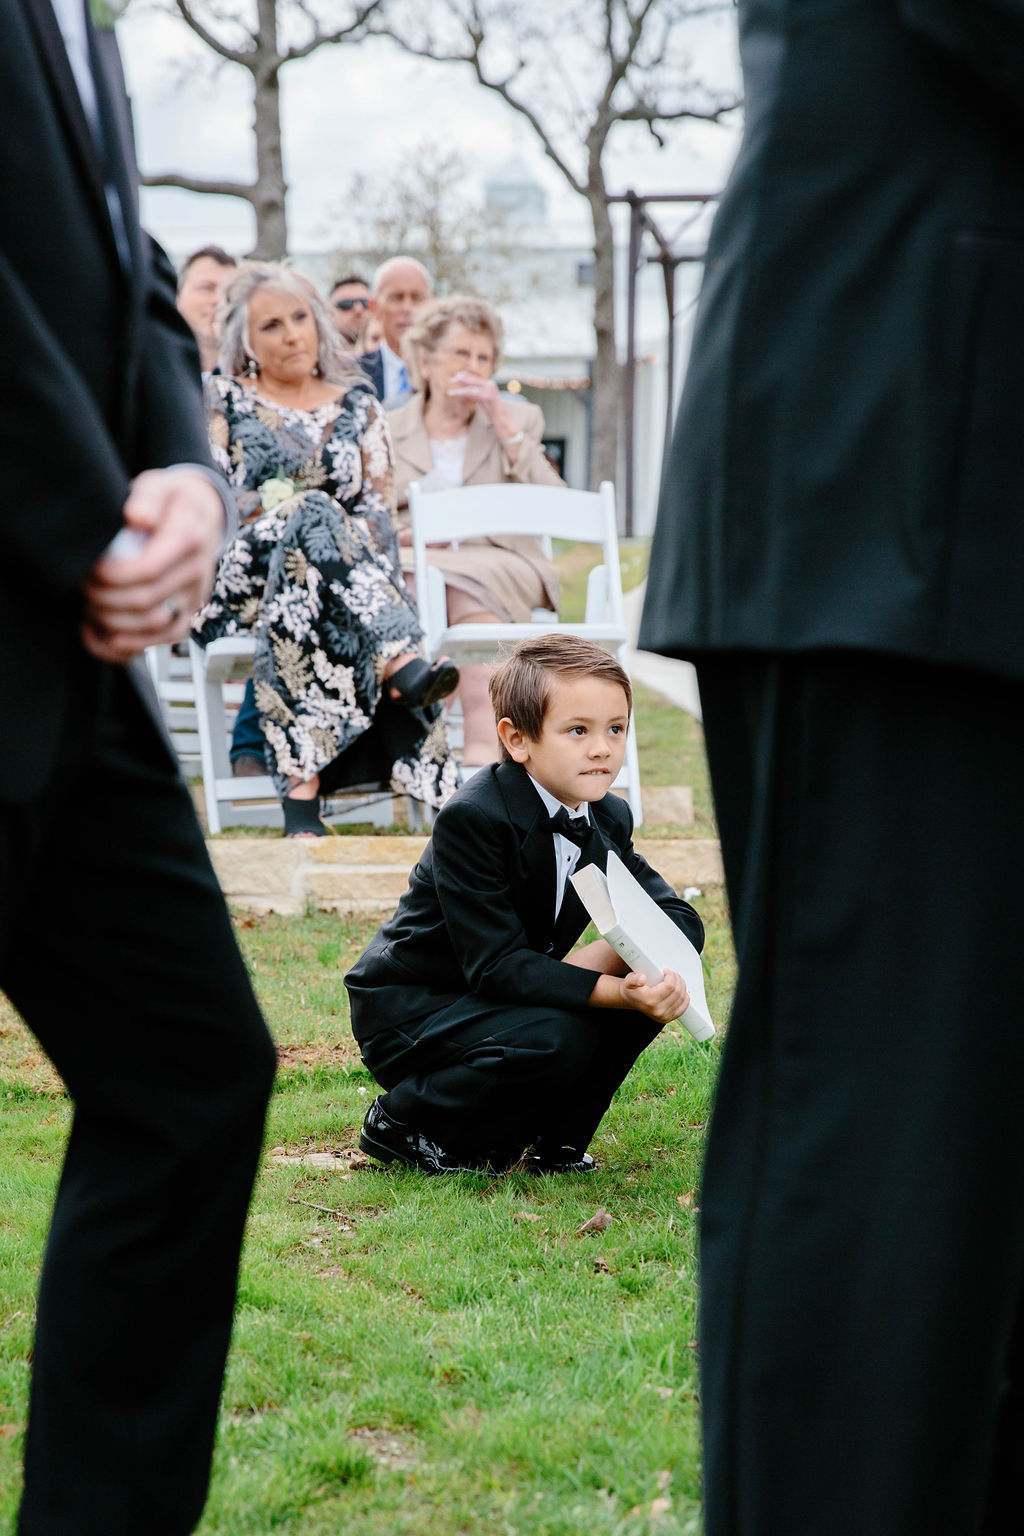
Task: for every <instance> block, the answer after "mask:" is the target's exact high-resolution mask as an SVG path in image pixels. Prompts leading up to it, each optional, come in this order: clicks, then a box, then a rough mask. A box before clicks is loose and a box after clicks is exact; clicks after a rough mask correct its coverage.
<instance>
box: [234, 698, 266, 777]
mask: <svg viewBox="0 0 1024 1536" xmlns="http://www.w3.org/2000/svg"><path fill="white" fill-rule="evenodd" d="M266 746H267V744H266V741H265V740H264V736H263V727H262V726H261V725H260V712H259V710H258V709H257V708H256V692H255V689H254V688H253V686H252V678H251V677H250V679H249V681H248V682H247V683H246V685H245V692H244V693H243V695H242V703H241V707H240V708H239V711H238V714H237V715H236V716H235V728H234V730H233V731H232V732H231V753H230V756H231V761H232V762H233V763H237V761H238V759H239V758H240V757H259V758H262V757H263V756H264V755H265V753H266Z"/></svg>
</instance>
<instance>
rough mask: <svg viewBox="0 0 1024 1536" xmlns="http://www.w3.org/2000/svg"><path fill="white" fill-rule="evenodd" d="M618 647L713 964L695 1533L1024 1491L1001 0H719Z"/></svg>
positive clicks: (991, 1509) (911, 1529) (1020, 82)
mask: <svg viewBox="0 0 1024 1536" xmlns="http://www.w3.org/2000/svg"><path fill="white" fill-rule="evenodd" d="M739 11H740V25H741V39H742V42H741V46H742V55H743V63H744V69H745V74H746V87H747V109H746V110H747V119H746V136H745V139H744V144H743V148H742V150H741V152H740V156H739V159H738V161H737V164H736V168H735V171H734V173H733V176H732V179H731V181H730V184H729V187H728V189H727V191H726V194H725V196H724V198H723V201H722V206H721V209H720V212H719V214H718V219H717V222H716V225H715V229H714V233H713V235H712V239H711V245H710V249H709V251H708V260H707V270H706V278H705V283H704V291H703V297H702V301H701V310H700V318H699V322H698V327H697V333H696V336H695V340H694V348H693V359H692V362H691V365H690V371H689V376H688V379H687V384H686V390H685V396H684V400H683V404H682V408H681V413H680V419H679V424H678V429H677V436H676V441H675V446H674V449H673V453H672V456H671V459H670V461H669V463H668V465H667V470H666V475H665V482H664V491H663V498H662V506H661V510H660V517H659V523H658V530H657V535H656V538H655V542H654V549H653V552H652V557H651V577H650V584H649V589H648V597H647V607H646V612H645V620H644V624H643V628H642V631H641V635H640V644H641V645H642V646H644V647H645V648H647V649H649V650H656V651H661V652H664V653H666V654H669V655H685V656H690V657H692V658H693V659H695V660H696V662H697V667H698V674H699V679H700V687H701V696H702V699H703V704H704V712H705V722H706V728H707V741H708V752H709V756H710V762H711V770H712V776H713V780H714V789H715V798H716V803H717V808H718V817H719V824H720V829H721V836H722V848H723V854H724V859H725V871H726V878H727V881H728V886H729V897H730V902H731V906H732V916H733V923H734V928H735V935H736V944H737V950H738V953H739V960H740V977H739V986H738V990H737V995H736V1004H735V1011H734V1015H733V1020H732V1023H731V1026H730V1030H729V1035H728V1039H727V1043H726V1047H725V1053H724V1060H723V1064H722V1076H721V1081H720V1085H719V1091H718V1100H717V1104H716V1107H715V1113H714V1117H713V1121H712V1126H711V1133H710V1139H709V1145H708V1153H707V1165H706V1170H705V1176H704V1190H703V1197H702V1201H701V1205H702V1272H703V1313H702V1325H701V1363H702V1374H703V1383H702V1402H703V1410H704V1425H705V1443H706V1484H707V1525H706V1529H707V1532H708V1536H782V1533H784V1536H924V1533H925V1532H938V1531H941V1532H942V1533H943V1536H980V1533H984V1536H995V1533H1004V1532H1005V1533H1009V1532H1011V1531H1012V1532H1018V1531H1019V1530H1020V1528H1021V1521H1022V1518H1024V1517H1022V1514H1021V1511H1022V1509H1024V1489H1022V1486H1021V1484H1022V1465H1024V1414H1022V1393H1021V1388H1022V1350H1021V1345H1022V1336H1021V1313H1022V1305H1024V1292H1022V1281H1024V1114H1022V1112H1021V1104H1022V1102H1024V1027H1022V1014H1024V1005H1022V999H1024V946H1022V945H1021V942H1020V916H1019V913H1020V894H1019V893H1020V878H1021V869H1022V867H1024V817H1022V816H1021V811H1020V803H1019V802H1020V781H1021V772H1022V769H1021V764H1022V761H1024V686H1022V678H1024V605H1022V601H1021V588H1022V577H1024V515H1022V509H1024V454H1022V452H1021V444H1020V433H1021V422H1022V421H1024V158H1022V155H1021V148H1020V146H1021V128H1022V126H1024V4H1022V3H1021V0H841V3H839V4H835V3H833V0H740V7H739Z"/></svg>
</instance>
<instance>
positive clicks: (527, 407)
mask: <svg viewBox="0 0 1024 1536" xmlns="http://www.w3.org/2000/svg"><path fill="white" fill-rule="evenodd" d="M502 340H503V331H502V325H501V321H500V320H499V318H498V316H497V314H496V313H495V311H494V310H493V309H492V308H491V306H490V305H489V304H485V303H484V302H483V300H482V299H467V298H460V297H458V296H453V297H452V298H447V299H436V300H434V301H433V303H431V304H429V305H426V306H425V307H424V308H423V309H422V310H421V311H420V313H419V315H418V316H417V317H416V319H415V320H414V321H413V322H412V324H411V325H410V327H409V328H408V330H407V331H406V333H405V341H404V343H403V349H404V352H405V356H406V358H407V359H408V362H409V371H410V373H411V375H412V380H413V383H414V385H415V388H416V393H415V394H414V395H413V397H412V399H411V400H410V401H408V403H407V404H406V405H403V406H400V407H399V408H398V409H397V410H396V411H392V413H391V414H390V415H389V417H388V426H389V428H390V430H391V440H392V442H393V443H394V448H395V489H396V493H397V497H398V507H399V512H400V513H403V512H404V509H405V508H406V507H407V506H408V492H409V482H410V480H419V481H421V482H422V483H423V488H424V489H425V490H440V489H447V488H449V487H451V486H456V485H495V484H499V483H502V482H506V483H508V482H514V483H518V484H521V485H561V484H562V481H561V480H560V479H559V478H558V475H557V474H556V473H555V471H554V470H553V469H552V467H551V465H550V464H549V463H548V460H547V459H546V458H545V457H544V451H543V449H542V447H541V438H542V437H543V435H544V417H543V416H542V415H541V412H540V408H539V406H536V405H531V404H530V403H529V402H528V401H526V400H513V399H512V398H511V397H509V396H504V395H502V394H501V392H500V390H499V389H498V386H497V384H495V382H494V371H495V369H496V368H497V366H498V362H499V360H500V357H501V346H502ZM398 542H399V544H400V545H402V546H404V547H403V549H402V568H403V570H404V571H405V572H406V579H407V580H409V581H410V584H411V574H410V573H411V571H412V564H413V562H412V550H411V549H410V548H409V547H408V546H409V545H410V544H411V543H412V532H411V530H410V528H409V519H408V515H404V516H402V517H400V522H399V533H398ZM427 560H428V562H429V563H430V564H431V565H436V566H439V567H440V569H441V570H442V571H444V577H445V584H446V588H447V597H448V621H449V623H451V624H459V623H462V624H465V623H471V624H484V623H512V624H526V623H528V622H529V620H530V616H531V614H532V612H533V609H534V608H550V609H553V610H554V611H556V612H557V610H558V578H557V576H556V575H555V569H554V566H553V565H552V564H551V561H550V560H549V559H548V558H547V556H546V555H545V553H544V550H543V547H542V545H541V542H540V540H539V539H534V538H528V537H524V536H515V535H509V536H498V537H493V538H481V539H460V540H459V547H458V548H457V549H452V548H447V549H446V548H434V549H431V550H429V551H428V552H427ZM490 675H491V669H490V667H488V666H484V665H480V664H474V665H472V666H466V667H463V668H462V673H461V681H460V685H459V701H460V703H461V705H462V712H463V718H464V722H465V740H464V748H463V754H462V762H463V766H464V767H467V768H469V767H475V766H478V765H479V764H482V763H493V762H494V761H495V759H496V758H497V756H498V738H497V736H496V735H495V731H494V715H493V712H492V710H491V701H490V697H489V695H488V691H487V684H488V680H489V678H490Z"/></svg>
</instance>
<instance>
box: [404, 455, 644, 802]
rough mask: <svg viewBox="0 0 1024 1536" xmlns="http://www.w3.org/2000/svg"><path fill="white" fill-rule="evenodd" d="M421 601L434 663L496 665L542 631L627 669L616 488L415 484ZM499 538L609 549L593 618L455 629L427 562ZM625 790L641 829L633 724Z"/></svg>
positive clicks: (594, 574) (619, 782) (621, 784)
mask: <svg viewBox="0 0 1024 1536" xmlns="http://www.w3.org/2000/svg"><path fill="white" fill-rule="evenodd" d="M409 512H410V514H411V520H412V539H413V556H414V560H415V567H414V568H415V575H416V603H417V607H418V609H419V618H420V624H421V626H422V628H423V633H424V636H425V637H426V639H425V643H426V648H427V655H428V656H429V657H430V659H431V660H434V659H435V658H436V657H438V656H450V657H451V658H452V660H453V661H454V662H455V663H456V664H457V665H462V666H465V665H468V664H470V663H472V662H494V661H495V659H496V657H497V655H498V648H499V646H500V645H502V644H503V643H504V642H506V641H516V640H524V639H527V638H528V637H529V636H530V635H536V634H558V633H563V634H569V635H581V636H583V637H584V638H585V639H587V640H593V641H594V642H595V644H597V645H600V646H602V647H603V648H604V649H605V650H606V651H611V652H612V653H613V655H615V656H616V657H617V658H618V660H619V661H620V662H622V663H623V665H625V659H626V654H627V651H626V645H627V639H628V632H627V628H626V620H625V614H624V611H623V603H622V573H621V570H620V568H619V537H618V528H617V525H616V521H615V489H614V487H613V486H612V485H611V483H610V482H609V481H607V480H606V481H604V482H603V484H602V485H601V487H600V489H599V490H597V491H572V490H567V489H565V488H562V487H559V486H548V485H467V486H461V487H460V488H458V489H457V490H451V491H427V492H423V491H421V490H420V488H419V484H418V482H417V481H413V483H412V484H411V485H410V487H409ZM494 534H531V535H534V536H536V537H539V538H542V539H543V538H549V539H551V538H555V539H568V540H570V541H571V542H573V543H578V544H595V545H599V546H600V548H601V563H600V564H599V565H597V566H595V568H594V569H593V570H592V571H591V572H590V576H589V578H588V581H587V603H586V610H585V617H584V620H583V622H582V623H580V624H571V623H568V624H567V623H561V622H560V621H559V619H558V616H557V615H556V614H553V613H549V612H546V611H544V610H535V612H534V616H533V619H532V621H531V622H530V623H527V624H449V623H448V611H447V605H446V599H445V587H444V574H443V572H442V571H440V570H439V569H438V568H437V567H436V566H432V565H428V563H427V546H428V545H430V544H449V543H453V542H458V540H459V539H470V538H483V537H485V536H487V535H494ZM614 787H615V788H616V789H623V790H625V792H626V797H627V799H628V801H629V807H630V810H631V811H632V813H633V820H634V822H635V823H636V825H637V826H639V825H640V823H641V822H642V820H643V807H642V804H641V799H640V762H639V757H638V755H637V748H636V730H635V727H634V724H633V722H632V721H630V725H629V733H628V736H627V738H626V756H625V760H624V761H623V765H622V772H621V773H620V774H619V777H618V778H617V779H616V781H615V786H614Z"/></svg>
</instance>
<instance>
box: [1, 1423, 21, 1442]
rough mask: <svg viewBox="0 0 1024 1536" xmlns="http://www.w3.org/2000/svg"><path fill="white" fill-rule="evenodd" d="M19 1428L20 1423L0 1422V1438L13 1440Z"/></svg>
mask: <svg viewBox="0 0 1024 1536" xmlns="http://www.w3.org/2000/svg"><path fill="white" fill-rule="evenodd" d="M20 1428H21V1425H20V1424H0V1440H13V1439H14V1437H15V1435H16V1434H17V1433H18V1430H19V1429H20Z"/></svg>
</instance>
